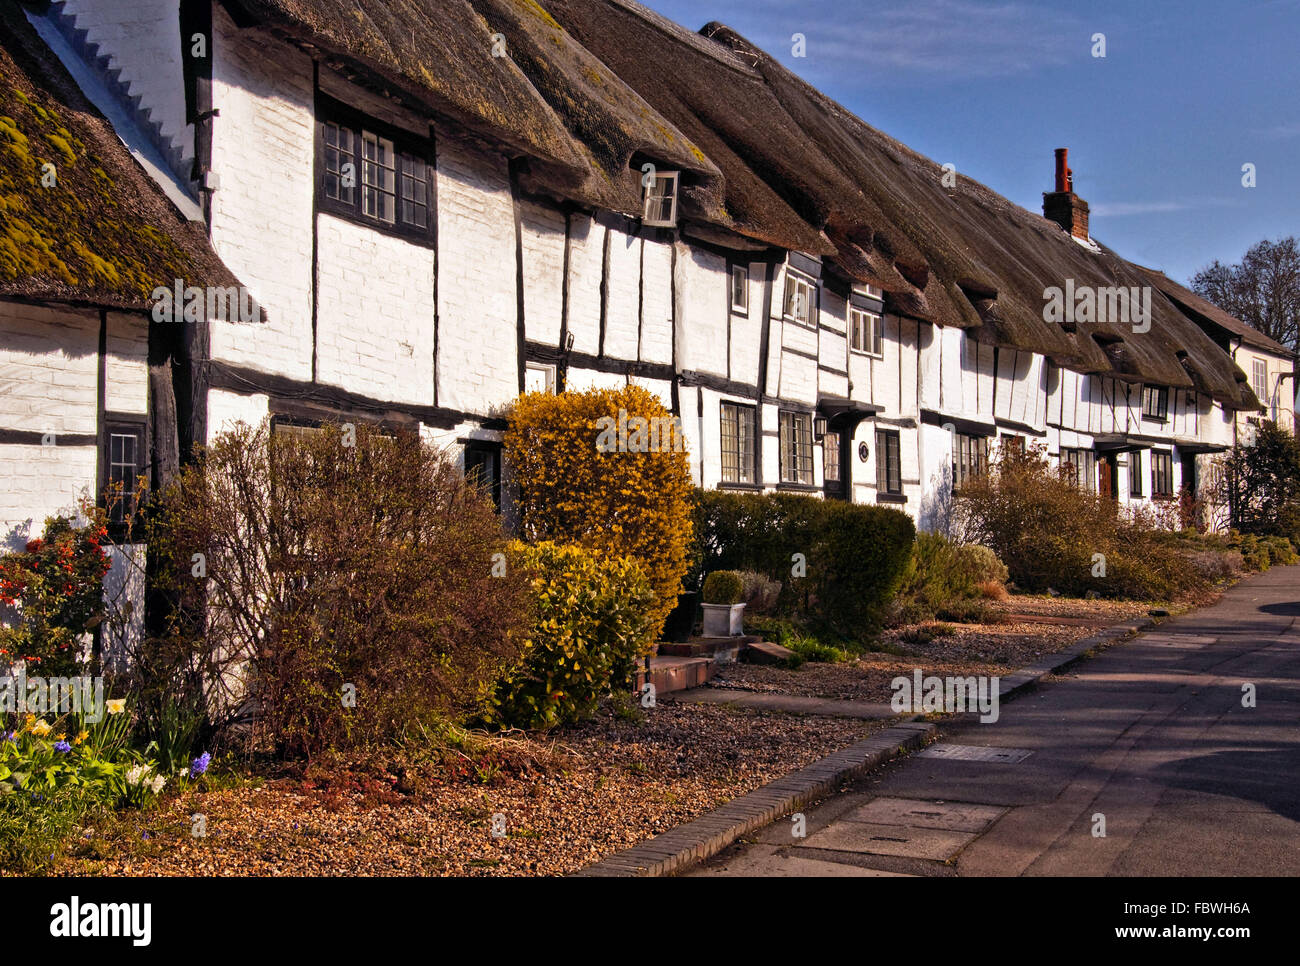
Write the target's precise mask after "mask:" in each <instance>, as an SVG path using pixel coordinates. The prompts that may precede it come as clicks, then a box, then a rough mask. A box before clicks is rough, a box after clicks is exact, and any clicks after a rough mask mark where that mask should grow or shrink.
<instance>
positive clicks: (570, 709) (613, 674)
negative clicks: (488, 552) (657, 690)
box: [487, 542, 659, 729]
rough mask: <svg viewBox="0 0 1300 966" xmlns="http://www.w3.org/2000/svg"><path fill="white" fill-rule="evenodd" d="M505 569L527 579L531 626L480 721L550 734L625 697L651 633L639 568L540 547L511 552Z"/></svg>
mask: <svg viewBox="0 0 1300 966" xmlns="http://www.w3.org/2000/svg"><path fill="white" fill-rule="evenodd" d="M510 566H511V568H512V569H513V568H521V569H522V570H523V571H524V572H525V573H526V574H527V575H528V579H529V581H530V584H531V587H532V594H533V605H534V616H533V625H532V628H531V630H530V631H529V633H528V639H527V641H525V643H524V650H523V657H522V659H521V660H520V662H519V663H518V664H517V665H516V666H515V667H514V668H513V669H511V670H510V671H509V672H508V673H507V674H505V675H503V676H502V678H501V680H500V681H499V682H498V683H497V685H496V688H495V691H494V693H493V695H492V697H491V702H490V703H491V710H490V712H489V713H488V715H487V720H488V721H489V722H490V723H492V724H496V725H502V726H508V727H519V728H530V729H544V728H552V727H554V726H556V725H559V724H564V723H566V722H571V721H577V720H578V719H580V718H584V717H587V716H589V715H591V714H592V713H593V712H594V711H595V710H596V705H597V703H598V702H599V701H600V699H601V698H603V697H604V696H605V695H607V694H609V693H610V692H611V691H614V690H629V691H630V690H631V688H632V675H633V673H634V672H635V670H636V667H637V661H638V659H640V658H642V657H643V656H644V655H646V654H648V653H649V652H650V647H651V644H652V642H653V640H654V633H655V631H657V630H658V628H659V625H658V623H657V622H656V616H655V594H654V588H653V587H652V586H651V584H650V580H649V578H648V577H647V576H646V574H645V570H644V568H643V567H642V566H641V564H640V563H639V562H638V561H636V560H635V559H631V558H624V557H612V556H607V555H603V554H598V553H593V552H591V551H589V550H584V549H583V548H582V547H578V546H574V545H562V544H557V543H551V542H543V543H539V544H536V545H533V546H527V545H525V544H522V543H514V544H512V545H511V548H510Z"/></svg>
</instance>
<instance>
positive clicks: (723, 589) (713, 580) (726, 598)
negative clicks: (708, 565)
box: [703, 570, 745, 604]
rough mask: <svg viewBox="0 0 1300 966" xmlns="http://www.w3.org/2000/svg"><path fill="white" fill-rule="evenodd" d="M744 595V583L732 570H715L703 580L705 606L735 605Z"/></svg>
mask: <svg viewBox="0 0 1300 966" xmlns="http://www.w3.org/2000/svg"><path fill="white" fill-rule="evenodd" d="M744 595H745V582H744V581H743V580H742V579H741V577H740V574H738V573H736V572H735V571H734V570H715V571H713V573H711V574H709V575H708V576H707V577H705V578H704V590H703V601H704V603H706V604H737V603H739V602H740V601H741V600H742V599H743V598H744Z"/></svg>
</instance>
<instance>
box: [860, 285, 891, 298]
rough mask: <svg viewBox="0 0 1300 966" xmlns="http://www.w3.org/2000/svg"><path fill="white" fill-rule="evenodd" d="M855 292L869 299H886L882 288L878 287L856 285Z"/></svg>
mask: <svg viewBox="0 0 1300 966" xmlns="http://www.w3.org/2000/svg"><path fill="white" fill-rule="evenodd" d="M853 291H854V292H856V293H858V294H859V295H865V296H867V298H873V299H877V300H879V299H883V298H884V297H885V293H884V292H882V291H881V290H880V286H878V285H855V286H853Z"/></svg>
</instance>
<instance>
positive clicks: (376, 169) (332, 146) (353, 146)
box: [318, 106, 433, 239]
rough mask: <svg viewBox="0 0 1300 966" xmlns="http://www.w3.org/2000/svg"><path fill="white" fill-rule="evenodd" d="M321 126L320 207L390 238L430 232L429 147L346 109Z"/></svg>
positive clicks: (334, 109) (338, 109)
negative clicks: (381, 230)
mask: <svg viewBox="0 0 1300 966" xmlns="http://www.w3.org/2000/svg"><path fill="white" fill-rule="evenodd" d="M329 111H330V113H332V114H335V115H337V116H335V117H331V118H330V119H329V120H325V121H323V122H322V123H321V125H320V146H319V150H320V157H319V159H318V168H319V171H320V183H319V186H318V197H319V201H320V207H321V209H322V210H324V211H329V212H332V213H334V214H337V215H342V216H344V217H346V218H351V219H352V220H354V221H360V222H363V223H364V224H367V225H371V226H372V227H375V228H380V229H383V230H385V231H390V232H393V233H394V234H399V235H407V236H412V237H417V238H422V239H427V238H429V237H430V236H431V235H432V232H433V218H432V217H431V216H430V211H431V209H432V206H433V201H432V198H433V196H432V191H433V184H432V178H431V177H430V174H429V165H428V164H427V163H426V161H425V158H426V157H427V156H428V155H429V153H430V150H429V146H428V144H427V143H425V142H421V140H420V138H419V137H418V136H416V135H413V134H406V133H405V132H401V131H397V130H391V131H388V130H382V126H381V125H377V124H375V123H373V122H371V121H368V120H366V119H364V118H363V117H361V115H358V114H355V113H353V112H352V111H350V110H348V109H347V108H345V107H342V106H338V107H332V108H330V109H329Z"/></svg>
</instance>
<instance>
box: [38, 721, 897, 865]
mask: <svg viewBox="0 0 1300 966" xmlns="http://www.w3.org/2000/svg"><path fill="white" fill-rule="evenodd" d="M886 725H887V722H873V721H851V720H845V719H842V718H824V717H812V716H801V715H789V714H780V713H770V712H753V711H748V710H743V709H728V708H719V707H703V706H696V705H685V704H683V705H677V704H673V703H672V702H671V701H668V700H665V701H661V702H660V703H659V706H658V707H657V708H655V709H650V710H647V711H646V712H645V717H644V719H643V720H642V721H641V722H633V721H627V720H622V719H620V718H616V717H613V716H608V715H607V716H603V717H600V718H598V719H595V720H592V721H589V722H585V723H584V724H582V725H580V726H577V727H575V728H571V729H567V730H565V731H564V732H563V733H562V734H559V735H557V736H556V737H557V739H558V741H559V747H557V746H556V745H555V743H553V742H551V741H542V740H538V739H535V738H513V739H510V740H509V741H510V744H511V745H512V748H511V752H512V753H513V760H515V761H519V762H524V763H526V764H525V765H524V766H523V767H519V768H516V769H514V770H513V771H510V772H509V773H507V771H505V770H503V771H502V772H501V773H499V774H497V775H496V776H495V777H493V778H492V779H491V780H490V781H489V782H488V783H486V784H485V783H481V782H479V781H478V780H477V779H476V778H474V777H461V778H452V779H448V776H445V775H444V776H441V779H442V780H435V781H434V782H433V783H432V784H431V786H430V787H429V788H427V789H421V790H417V791H413V792H411V793H409V794H405V793H402V792H401V791H400V790H398V789H399V788H400V787H401V786H403V785H404V780H403V778H401V777H399V776H390V777H391V779H392V780H391V781H388V780H386V779H383V778H381V779H380V780H378V781H376V780H374V779H357V778H356V777H355V776H345V777H343V778H340V779H339V780H337V781H330V782H326V783H324V786H323V787H314V786H315V785H317V784H318V783H313V782H310V781H304V780H302V779H278V780H272V781H268V782H267V783H266V784H265V785H264V786H262V787H260V788H237V789H226V790H222V791H217V792H210V793H202V794H200V793H189V794H186V795H184V796H183V797H181V798H179V799H173V800H171V801H170V802H168V803H167V805H166V806H165V807H164V808H163V809H162V810H161V811H159V812H155V813H153V814H151V815H147V816H146V815H141V814H139V813H134V814H130V813H129V814H126V815H124V816H122V817H120V818H119V819H117V820H116V821H115V822H114V823H113V824H112V825H111V826H109V827H105V828H101V829H94V830H91V834H90V836H89V837H88V838H87V839H86V840H85V844H84V845H82V846H80V847H79V848H78V849H77V850H76V851H77V853H78V855H77V856H76V857H74V858H72V859H70V860H68V861H66V862H65V863H64V865H63V867H62V868H61V869H59V870H58V872H61V873H62V874H67V875H144V876H157V875H331V876H339V875H348V876H355V875H560V874H565V873H568V872H572V871H575V870H576V869H578V868H580V867H581V866H583V865H586V864H587V863H589V862H592V861H595V860H596V859H598V858H601V857H603V856H605V855H608V854H610V853H612V852H616V851H619V850H621V849H624V848H627V847H629V846H631V845H635V844H637V843H638V842H640V841H642V840H643V839H646V838H648V837H650V836H652V835H655V834H658V833H659V832H663V831H666V830H667V829H669V828H672V827H674V826H676V825H679V824H681V823H683V822H687V821H690V820H691V819H693V818H696V817H698V816H699V815H701V814H703V813H704V812H706V811H709V810H710V809H713V808H715V807H717V806H719V805H722V804H724V803H726V802H728V801H730V800H731V799H733V798H735V797H737V796H738V795H741V794H744V793H745V792H748V791H751V790H753V789H754V788H757V787H759V786H761V785H764V784H766V783H767V782H769V781H772V780H774V779H776V778H779V777H781V776H783V775H786V774H788V773H789V772H791V771H794V770H795V769H798V768H800V767H803V766H804V765H807V764H810V763H811V762H813V761H816V760H817V759H819V758H821V757H824V756H825V755H827V754H830V753H831V752H833V751H838V750H840V749H841V748H844V747H846V746H848V745H850V744H852V743H853V742H855V741H858V740H859V739H861V738H863V737H865V736H866V735H868V734H870V733H871V732H873V731H876V730H879V729H880V728H883V727H885V726H886ZM528 763H531V764H528ZM196 813H201V814H202V815H204V816H205V819H206V825H207V836H206V837H205V838H194V837H193V836H192V834H191V831H192V829H193V822H192V819H191V816H192V815H193V814H196ZM497 814H499V815H500V816H502V817H503V819H504V827H505V831H506V835H505V837H503V838H495V837H493V835H492V824H493V816H494V815H497ZM56 874H57V873H56Z"/></svg>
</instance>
